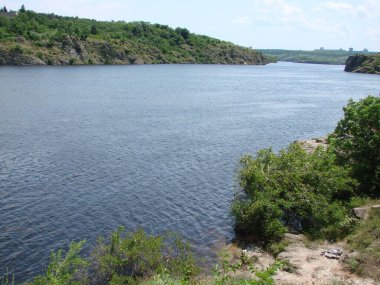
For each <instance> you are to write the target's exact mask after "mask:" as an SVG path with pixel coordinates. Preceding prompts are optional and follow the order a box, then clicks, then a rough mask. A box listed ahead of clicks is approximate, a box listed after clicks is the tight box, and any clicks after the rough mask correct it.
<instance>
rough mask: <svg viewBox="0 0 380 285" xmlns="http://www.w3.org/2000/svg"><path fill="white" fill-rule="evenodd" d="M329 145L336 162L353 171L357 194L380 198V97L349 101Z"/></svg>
mask: <svg viewBox="0 0 380 285" xmlns="http://www.w3.org/2000/svg"><path fill="white" fill-rule="evenodd" d="M343 110H344V118H343V119H342V120H340V121H339V123H338V125H337V127H336V129H335V131H334V133H333V134H332V135H331V136H330V137H329V143H330V144H331V145H332V146H333V147H334V150H335V153H336V156H337V158H338V162H339V163H340V164H341V165H343V166H348V167H351V168H352V174H353V176H354V177H355V178H356V179H357V180H358V181H359V182H360V187H359V194H362V195H368V194H370V195H375V196H379V195H380V97H373V96H368V97H367V98H365V99H363V100H360V101H358V102H354V101H352V100H350V101H349V102H348V104H347V106H346V107H345V108H344V109H343Z"/></svg>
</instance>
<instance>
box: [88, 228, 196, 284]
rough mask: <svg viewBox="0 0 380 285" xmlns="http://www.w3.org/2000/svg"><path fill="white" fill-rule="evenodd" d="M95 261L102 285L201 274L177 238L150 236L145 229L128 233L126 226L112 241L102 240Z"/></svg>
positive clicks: (170, 235)
mask: <svg viewBox="0 0 380 285" xmlns="http://www.w3.org/2000/svg"><path fill="white" fill-rule="evenodd" d="M93 259H94V260H95V262H94V264H95V268H93V269H94V272H96V274H97V276H95V280H96V283H98V284H108V282H110V283H111V284H113V283H115V284H122V283H120V282H121V281H120V280H125V282H127V283H128V284H130V283H131V282H136V281H137V280H141V279H143V278H148V277H152V276H155V275H157V274H160V273H163V272H167V273H168V274H170V276H171V277H173V278H180V279H184V280H188V279H189V278H190V277H191V276H192V275H194V274H195V273H196V271H197V268H196V266H195V264H194V258H193V256H192V254H191V252H190V248H189V246H188V245H187V244H185V243H183V242H182V241H181V240H180V239H179V238H178V237H177V236H176V235H174V234H172V233H168V234H165V235H162V236H149V235H147V234H146V233H145V232H144V231H143V230H138V231H136V232H131V233H125V232H124V228H123V227H120V228H119V229H118V230H117V231H116V232H114V233H113V234H112V236H111V238H110V239H109V240H108V241H105V240H104V239H100V240H99V243H98V245H97V247H96V248H95V250H94V252H93ZM118 282H119V283H118Z"/></svg>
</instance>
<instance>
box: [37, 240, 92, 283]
mask: <svg viewBox="0 0 380 285" xmlns="http://www.w3.org/2000/svg"><path fill="white" fill-rule="evenodd" d="M84 243H85V241H84V240H83V241H80V242H77V243H76V242H73V243H71V244H70V248H69V251H68V252H67V253H66V255H63V251H62V250H58V251H57V252H52V253H51V256H50V264H49V266H48V268H47V270H46V273H45V274H44V275H40V276H37V277H35V278H34V279H33V281H32V282H31V283H30V285H45V284H46V285H64V284H70V285H75V284H78V285H80V284H83V281H84V280H83V276H82V275H80V273H83V270H84V269H85V268H86V267H87V266H88V262H87V261H86V260H84V259H83V258H82V257H80V256H79V252H80V251H81V249H82V247H83V245H84Z"/></svg>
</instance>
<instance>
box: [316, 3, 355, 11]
mask: <svg viewBox="0 0 380 285" xmlns="http://www.w3.org/2000/svg"><path fill="white" fill-rule="evenodd" d="M320 7H321V8H322V9H330V10H337V11H351V10H353V9H354V6H352V5H351V4H349V3H345V2H333V1H330V2H326V3H323V4H321V5H320Z"/></svg>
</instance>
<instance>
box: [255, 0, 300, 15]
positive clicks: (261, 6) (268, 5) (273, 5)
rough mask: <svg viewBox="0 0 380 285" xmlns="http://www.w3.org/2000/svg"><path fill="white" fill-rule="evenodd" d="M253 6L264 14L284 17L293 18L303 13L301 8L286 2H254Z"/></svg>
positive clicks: (282, 0) (266, 0)
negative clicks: (275, 14)
mask: <svg viewBox="0 0 380 285" xmlns="http://www.w3.org/2000/svg"><path fill="white" fill-rule="evenodd" d="M253 4H254V6H255V7H256V8H257V9H258V10H259V11H260V12H261V13H263V14H268V13H277V14H280V15H282V16H284V17H291V16H294V15H297V14H300V13H302V10H301V9H300V8H299V7H297V6H295V5H291V4H289V3H288V2H287V1H285V0H254V1H253Z"/></svg>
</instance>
